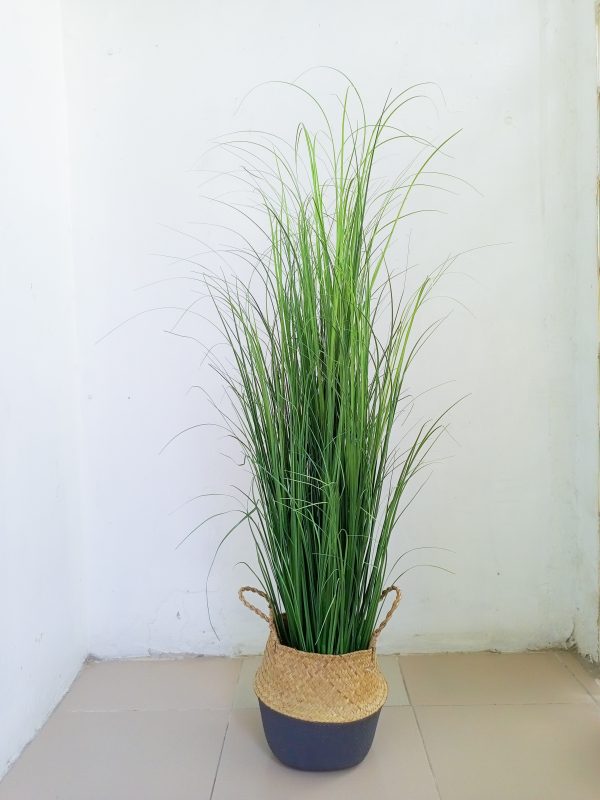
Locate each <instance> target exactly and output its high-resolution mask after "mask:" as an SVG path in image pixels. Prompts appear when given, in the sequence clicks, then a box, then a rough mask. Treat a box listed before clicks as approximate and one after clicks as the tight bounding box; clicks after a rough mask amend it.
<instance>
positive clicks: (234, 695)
mask: <svg viewBox="0 0 600 800" xmlns="http://www.w3.org/2000/svg"><path fill="white" fill-rule="evenodd" d="M245 660H246V656H242V658H240V668H239V670H238V673H237V678H236V681H235V686H234V688H233V694H232V696H231V705H230V706H229V714H228V715H227V725H226V726H225V733H224V734H223V741H222V742H221V749H220V751H219V758H218V759H217V766H216V769H215V777H214V778H213V782H212V787H211V790H210V795H209V800H212V797H213V794H214V792H215V786H216V785H217V778H218V777H219V769H220V767H221V759H222V758H223V750H224V749H225V741H226V739H227V733H228V732H229V724H230V722H231V715H232V714H233V711H234V703H235V698H236V697H237V694H238V689H239V688H240V683H241V678H242V668H243V666H244V661H245Z"/></svg>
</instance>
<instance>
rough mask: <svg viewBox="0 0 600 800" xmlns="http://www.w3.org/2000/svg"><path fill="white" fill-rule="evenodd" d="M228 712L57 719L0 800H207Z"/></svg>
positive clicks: (2, 787) (0, 787)
mask: <svg viewBox="0 0 600 800" xmlns="http://www.w3.org/2000/svg"><path fill="white" fill-rule="evenodd" d="M227 715H228V712H227V711H212V710H205V711H126V712H111V713H96V712H73V713H64V714H55V715H54V716H53V717H52V718H51V719H50V721H49V722H48V723H47V725H46V726H45V727H44V728H43V730H42V731H41V733H40V734H39V735H38V737H37V738H36V739H35V740H34V741H33V742H32V744H31V745H29V747H28V748H27V749H26V750H25V752H24V753H23V755H22V756H21V758H20V759H19V760H18V761H17V763H16V764H15V765H14V766H13V768H12V769H11V770H10V771H9V773H8V774H7V776H6V777H5V779H4V780H3V781H2V782H1V783H0V800H57V799H59V800H208V798H209V797H210V792H211V788H212V785H213V781H214V777H215V772H216V768H217V764H218V760H219V754H220V751H221V746H222V742H223V737H224V735H225V730H226V726H227Z"/></svg>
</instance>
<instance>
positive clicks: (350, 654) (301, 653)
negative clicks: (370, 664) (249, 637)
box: [269, 626, 376, 660]
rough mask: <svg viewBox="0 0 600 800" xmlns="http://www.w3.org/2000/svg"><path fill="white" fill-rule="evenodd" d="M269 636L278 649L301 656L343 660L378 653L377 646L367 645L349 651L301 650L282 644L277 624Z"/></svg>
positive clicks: (372, 655)
mask: <svg viewBox="0 0 600 800" xmlns="http://www.w3.org/2000/svg"><path fill="white" fill-rule="evenodd" d="M269 636H271V637H272V638H273V640H274V641H275V644H276V646H277V648H278V649H280V648H281V650H284V651H289V652H291V653H294V654H295V655H299V656H300V657H301V658H323V659H327V660H330V659H340V660H343V659H347V658H350V657H355V656H357V655H365V656H370V657H374V656H375V654H376V647H375V646H373V647H367V648H366V649H363V650H349V651H348V652H347V653H315V652H314V651H312V650H299V649H298V648H297V647H290V646H289V645H288V644H282V642H281V640H280V638H279V634H278V633H277V629H276V628H275V626H273V627H272V628H271V631H270V633H269Z"/></svg>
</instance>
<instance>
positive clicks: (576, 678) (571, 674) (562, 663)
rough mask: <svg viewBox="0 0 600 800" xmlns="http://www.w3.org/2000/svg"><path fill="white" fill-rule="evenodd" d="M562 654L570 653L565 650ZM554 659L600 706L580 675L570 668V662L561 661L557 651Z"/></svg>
mask: <svg viewBox="0 0 600 800" xmlns="http://www.w3.org/2000/svg"><path fill="white" fill-rule="evenodd" d="M562 652H564V653H568V652H569V651H568V650H564V651H562ZM554 658H555V659H556V660H557V661H558V663H559V664H560V665H561V667H562V668H563V669H566V670H567V672H568V673H569V675H570V676H571V677H572V678H575V680H576V681H577V683H578V684H579V685H580V686H581V688H582V689H583V690H584V691H585V692H586V693H587V694H588V695H589V696H590V697H591V698H592V702H593V703H594V704H595V705H597V706H600V700H599V699H598V698H596V697H595V696H594V695H593V694H592V693H591V692H590V690H589V689H588V687H587V686H586V685H585V683H584V682H583V681H582V680H581V679H580V678H579V675H576V674H575V673H574V672H573V670H572V669H571V667H570V666H569V664H568V662H566V661H561V659H560V658H559V657H558V653H557V652H556V651H554Z"/></svg>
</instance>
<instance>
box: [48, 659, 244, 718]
mask: <svg viewBox="0 0 600 800" xmlns="http://www.w3.org/2000/svg"><path fill="white" fill-rule="evenodd" d="M239 670H240V660H239V659H233V658H208V657H206V658H183V659H156V660H151V659H148V660H146V659H140V660H133V661H100V662H92V663H91V664H86V665H85V667H84V668H83V670H82V672H81V674H80V675H79V677H78V678H77V680H76V681H75V683H74V684H73V686H72V687H71V689H70V690H69V692H68V694H67V695H66V697H65V699H64V700H63V702H62V703H61V705H60V707H59V708H60V711H61V712H62V711H138V710H141V711H145V710H161V709H163V710H168V709H182V710H184V709H198V708H230V707H231V703H232V700H233V693H234V691H235V686H236V683H237V678H238V674H239Z"/></svg>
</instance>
